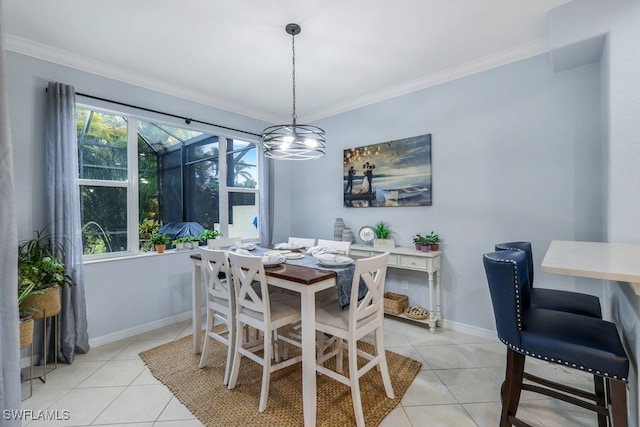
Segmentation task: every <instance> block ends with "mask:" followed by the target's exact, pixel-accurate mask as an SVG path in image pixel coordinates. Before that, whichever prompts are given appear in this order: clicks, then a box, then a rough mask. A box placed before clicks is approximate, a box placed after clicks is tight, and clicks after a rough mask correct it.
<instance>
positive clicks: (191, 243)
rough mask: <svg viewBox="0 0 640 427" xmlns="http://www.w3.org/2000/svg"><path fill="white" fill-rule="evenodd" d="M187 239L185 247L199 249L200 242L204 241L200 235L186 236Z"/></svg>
mask: <svg viewBox="0 0 640 427" xmlns="http://www.w3.org/2000/svg"><path fill="white" fill-rule="evenodd" d="M185 240H186V243H185V249H198V246H200V242H201V241H202V239H201V238H200V237H199V236H189V237H185Z"/></svg>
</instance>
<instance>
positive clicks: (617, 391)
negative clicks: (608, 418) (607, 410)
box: [607, 379, 628, 427]
mask: <svg viewBox="0 0 640 427" xmlns="http://www.w3.org/2000/svg"><path fill="white" fill-rule="evenodd" d="M607 385H608V388H609V390H610V391H611V406H612V418H613V425H614V427H627V422H628V421H627V385H626V384H625V383H623V382H622V381H615V380H609V379H607Z"/></svg>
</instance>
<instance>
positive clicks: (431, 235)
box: [425, 231, 440, 245]
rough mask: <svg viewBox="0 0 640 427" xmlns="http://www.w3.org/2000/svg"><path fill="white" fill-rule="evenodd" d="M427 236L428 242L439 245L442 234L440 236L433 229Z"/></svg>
mask: <svg viewBox="0 0 640 427" xmlns="http://www.w3.org/2000/svg"><path fill="white" fill-rule="evenodd" d="M425 237H426V239H427V244H429V245H437V244H438V243H440V236H438V235H437V234H436V233H435V232H433V231H432V232H430V233H429V234H427V235H426V236H425Z"/></svg>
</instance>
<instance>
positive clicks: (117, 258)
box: [83, 249, 199, 265]
mask: <svg viewBox="0 0 640 427" xmlns="http://www.w3.org/2000/svg"><path fill="white" fill-rule="evenodd" d="M198 251H199V249H180V250H177V249H169V250H166V251H164V253H161V254H159V253H157V252H141V253H138V254H128V253H124V254H122V255H119V256H110V257H109V258H97V259H89V260H84V262H83V264H84V265H91V264H102V263H106V262H118V261H124V260H131V259H138V258H148V257H156V256H172V255H179V254H183V253H188V254H191V253H194V252H198Z"/></svg>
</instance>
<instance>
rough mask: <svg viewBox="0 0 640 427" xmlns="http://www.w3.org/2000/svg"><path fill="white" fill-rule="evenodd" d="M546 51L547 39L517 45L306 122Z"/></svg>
mask: <svg viewBox="0 0 640 427" xmlns="http://www.w3.org/2000/svg"><path fill="white" fill-rule="evenodd" d="M547 52H549V43H548V40H547V39H546V38H540V39H536V40H533V41H531V42H528V43H525V44H521V45H518V46H515V47H513V48H509V49H505V50H502V51H499V52H496V53H494V54H491V55H487V56H483V57H481V58H478V59H476V60H473V61H469V62H466V63H464V64H461V65H458V66H455V67H451V68H448V69H446V70H442V71H438V72H436V73H431V74H427V75H425V76H422V77H420V78H417V79H414V80H410V81H407V82H405V83H401V84H399V85H395V86H391V87H388V88H385V89H382V90H379V91H375V92H372V93H369V94H367V95H364V96H362V97H358V98H355V99H353V100H351V101H349V102H345V103H342V104H338V105H336V106H334V107H333V108H330V109H326V110H323V111H321V112H319V113H317V114H315V115H313V116H309V117H307V118H306V121H308V122H313V121H316V120H320V119H324V118H327V117H330V116H334V115H336V114H341V113H345V112H347V111H351V110H355V109H357V108H362V107H366V106H368V105H371V104H375V103H377V102H382V101H386V100H389V99H392V98H397V97H399V96H402V95H407V94H409V93H413V92H417V91H419V90H422V89H427V88H429V87H432V86H437V85H440V84H443V83H446V82H450V81H453V80H457V79H461V78H463V77H467V76H470V75H473V74H476V73H480V72H482V71H486V70H490V69H492V68H497V67H500V66H503V65H507V64H511V63H513V62H516V61H520V60H522V59H527V58H531V57H533V56H537V55H540V54H543V53H547Z"/></svg>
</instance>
